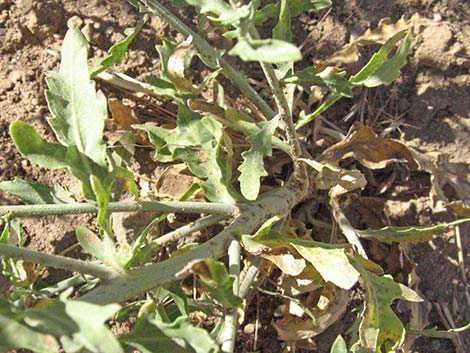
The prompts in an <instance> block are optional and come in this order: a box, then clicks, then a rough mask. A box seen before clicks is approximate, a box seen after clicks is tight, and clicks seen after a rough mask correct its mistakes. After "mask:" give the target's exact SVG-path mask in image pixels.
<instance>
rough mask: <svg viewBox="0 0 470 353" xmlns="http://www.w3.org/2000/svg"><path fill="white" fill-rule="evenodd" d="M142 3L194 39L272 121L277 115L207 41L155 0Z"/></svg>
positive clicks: (206, 55) (202, 51) (207, 55)
mask: <svg viewBox="0 0 470 353" xmlns="http://www.w3.org/2000/svg"><path fill="white" fill-rule="evenodd" d="M140 2H141V3H142V4H143V5H144V6H145V7H146V8H147V9H148V10H149V11H150V12H152V13H154V14H157V15H159V16H160V17H161V18H163V19H164V20H165V21H166V22H167V23H168V24H169V25H170V26H171V27H173V28H174V29H176V30H177V31H178V32H180V33H182V34H184V35H186V36H192V37H193V43H194V46H195V47H196V49H197V50H199V52H200V53H201V54H202V55H204V56H205V57H206V58H207V59H209V60H210V61H211V62H213V63H214V64H217V66H220V67H221V68H222V69H223V70H222V74H223V75H224V76H225V77H227V78H228V79H229V80H230V81H231V82H233V84H234V85H235V86H236V87H237V88H238V89H239V90H240V92H242V93H243V94H244V95H245V96H246V97H248V98H249V99H250V100H251V101H252V102H253V103H254V104H255V105H256V107H257V108H258V109H259V110H260V111H261V112H262V113H263V114H264V115H265V116H266V117H267V118H268V119H272V118H273V117H274V116H275V115H276V113H275V112H274V111H273V110H272V109H271V107H270V106H269V105H268V103H266V102H265V101H264V99H263V98H261V96H260V95H259V94H258V93H257V92H256V91H255V90H254V89H253V87H251V86H250V84H249V83H248V81H247V80H246V79H245V78H244V77H243V76H242V75H241V74H240V73H239V72H238V71H236V70H235V69H234V68H233V67H232V66H231V65H230V64H229V63H228V62H227V61H226V60H225V59H224V58H223V57H222V56H221V54H220V53H219V52H218V51H217V50H215V49H214V48H213V47H212V46H211V45H210V44H209V43H207V41H206V40H205V39H204V38H202V37H201V36H200V35H198V34H197V33H196V32H194V31H193V30H192V29H191V28H189V27H188V26H186V24H184V23H183V22H182V21H180V20H179V19H178V18H177V17H176V16H175V15H173V14H172V13H171V12H170V11H169V10H168V9H167V8H166V7H165V6H163V5H162V4H160V3H158V2H157V1H155V0H140Z"/></svg>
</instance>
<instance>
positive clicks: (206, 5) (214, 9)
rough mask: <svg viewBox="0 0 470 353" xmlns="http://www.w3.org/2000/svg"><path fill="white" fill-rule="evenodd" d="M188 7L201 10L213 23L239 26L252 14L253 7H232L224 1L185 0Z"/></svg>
mask: <svg viewBox="0 0 470 353" xmlns="http://www.w3.org/2000/svg"><path fill="white" fill-rule="evenodd" d="M184 2H185V3H187V4H188V5H191V6H194V7H196V8H198V9H199V12H200V13H202V14H208V15H207V18H208V19H210V20H211V21H215V22H219V23H221V24H224V25H237V24H239V22H240V21H241V20H243V19H245V18H248V17H249V16H250V15H251V14H252V11H253V9H252V6H250V5H243V6H240V7H236V8H234V7H232V6H231V5H230V4H228V3H227V2H225V1H223V0H184Z"/></svg>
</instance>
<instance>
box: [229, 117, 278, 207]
mask: <svg viewBox="0 0 470 353" xmlns="http://www.w3.org/2000/svg"><path fill="white" fill-rule="evenodd" d="M278 123H279V120H278V119H272V120H270V121H268V122H266V123H264V125H263V127H262V129H261V131H259V132H256V133H254V134H253V135H251V136H250V149H249V150H248V151H245V152H243V153H242V157H243V163H242V164H241V165H240V166H239V167H238V170H239V171H240V176H239V177H238V180H239V181H240V189H241V192H242V195H243V196H244V197H245V198H246V199H248V200H250V201H252V200H256V198H257V197H258V194H259V189H260V178H261V177H263V176H266V175H268V173H267V172H266V169H265V168H264V162H263V157H264V156H272V147H271V139H272V136H273V134H274V131H275V130H276V128H277V125H278Z"/></svg>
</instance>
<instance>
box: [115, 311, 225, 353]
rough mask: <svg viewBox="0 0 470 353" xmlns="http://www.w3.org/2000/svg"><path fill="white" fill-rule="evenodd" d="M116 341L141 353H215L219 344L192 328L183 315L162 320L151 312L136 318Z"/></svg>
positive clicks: (202, 331)
mask: <svg viewBox="0 0 470 353" xmlns="http://www.w3.org/2000/svg"><path fill="white" fill-rule="evenodd" d="M119 339H120V341H121V342H122V343H123V344H126V345H128V346H130V347H133V348H134V349H138V350H139V351H140V352H142V353H167V352H172V353H217V352H219V347H218V346H217V344H216V343H215V342H214V340H213V339H212V338H211V337H210V336H209V334H208V333H207V331H205V330H204V329H202V328H199V327H195V326H193V325H192V324H191V321H190V320H189V319H188V317H186V316H180V317H178V318H177V319H176V320H175V321H174V322H172V323H164V322H163V321H161V320H160V319H158V318H156V317H155V315H154V314H152V315H149V317H146V318H145V317H141V318H139V319H138V320H137V323H136V325H135V326H134V328H133V329H132V331H131V332H130V333H128V334H126V335H122V336H121V337H120V338H119Z"/></svg>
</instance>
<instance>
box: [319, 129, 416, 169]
mask: <svg viewBox="0 0 470 353" xmlns="http://www.w3.org/2000/svg"><path fill="white" fill-rule="evenodd" d="M348 157H353V158H355V159H356V160H357V161H359V162H360V163H361V164H362V165H364V166H366V167H368V168H371V169H381V168H385V167H386V166H387V165H388V164H389V163H392V162H406V164H407V165H408V167H409V168H410V169H411V170H416V169H417V168H418V164H417V163H416V161H415V159H414V158H413V155H412V153H411V152H410V150H409V149H408V147H406V146H405V145H404V144H402V143H400V142H398V141H395V140H391V139H385V138H383V137H381V136H377V134H375V133H374V132H373V131H372V129H371V128H369V127H367V126H364V125H362V124H360V123H355V124H354V125H353V126H352V127H351V129H350V131H349V133H348V135H347V136H346V138H345V139H344V140H343V141H341V142H339V143H337V144H335V145H333V146H331V147H330V148H328V149H327V150H325V152H323V154H322V155H321V156H320V158H319V162H320V163H323V164H331V165H338V163H339V161H341V160H343V159H345V158H348Z"/></svg>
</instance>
